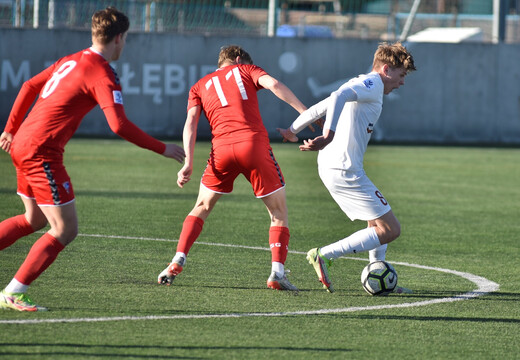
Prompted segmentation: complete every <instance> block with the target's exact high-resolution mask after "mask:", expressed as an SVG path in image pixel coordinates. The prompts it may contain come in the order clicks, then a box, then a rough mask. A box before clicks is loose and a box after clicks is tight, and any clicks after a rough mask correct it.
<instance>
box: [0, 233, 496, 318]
mask: <svg viewBox="0 0 520 360" xmlns="http://www.w3.org/2000/svg"><path fill="white" fill-rule="evenodd" d="M78 237H97V238H100V237H103V238H109V239H128V240H146V241H165V242H175V241H178V240H172V239H161V238H148V237H135V236H120V235H101V234H78ZM196 244H200V245H208V246H221V247H238V248H243V249H250V250H263V251H270V249H269V248H265V247H259V246H246V245H232V244H219V243H206V242H196ZM289 252H290V253H292V254H305V253H304V252H301V251H294V250H292V251H291V250H290V251H289ZM341 258H342V259H349V260H358V261H367V260H366V259H361V258H355V257H341ZM392 263H393V264H397V265H402V266H409V267H415V268H418V269H424V270H432V271H439V272H444V273H447V274H452V275H455V276H459V277H462V278H464V279H466V280H469V281H471V282H472V283H474V284H475V285H477V289H475V290H473V291H469V292H466V293H464V294H461V295H457V296H451V297H446V298H441V299H432V300H425V301H418V302H412V303H402V304H394V305H390V304H388V305H374V306H354V307H345V308H335V309H317V310H306V311H288V312H273V313H265V312H264V313H231V314H205V315H148V316H113V317H97V318H62V319H25V320H0V324H43V323H78V322H107V321H140V320H177V319H215V318H219V319H226V318H244V317H282V316H302V315H323V314H338V313H350V312H357V311H371V310H384V309H399V308H401V309H402V308H410V307H418V306H427V305H433V304H440V303H449V302H455V301H461V300H470V299H473V298H476V297H479V296H484V295H487V294H488V293H490V292H494V291H497V290H498V289H499V287H500V285H499V284H497V283H495V282H493V281H491V280H488V279H486V278H484V277H481V276H478V275H474V274H471V273H466V272H461V271H456V270H450V269H443V268H438V267H433V266H425V265H419V264H411V263H407V262H397V261H393V262H392Z"/></svg>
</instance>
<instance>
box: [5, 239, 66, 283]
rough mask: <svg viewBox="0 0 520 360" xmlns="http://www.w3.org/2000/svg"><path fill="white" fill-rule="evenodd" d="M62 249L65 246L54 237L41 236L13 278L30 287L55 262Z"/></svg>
mask: <svg viewBox="0 0 520 360" xmlns="http://www.w3.org/2000/svg"><path fill="white" fill-rule="evenodd" d="M64 248H65V246H63V245H62V243H60V242H59V241H58V240H56V238H55V237H54V236H52V235H50V234H49V233H45V234H43V236H42V237H41V238H39V239H38V240H36V242H35V243H34V245H33V246H32V248H31V250H30V251H29V254H28V255H27V257H26V258H25V261H24V262H23V264H22V266H20V268H19V269H18V272H17V273H16V275H15V276H14V278H15V279H16V280H18V281H19V282H21V283H22V284H24V285H31V283H32V282H33V281H34V280H35V279H36V278H37V277H38V276H40V274H41V273H43V272H44V271H45V269H47V268H48V267H49V265H50V264H52V263H53V262H54V260H56V257H57V256H58V254H59V253H60V251H62V250H63V249H64Z"/></svg>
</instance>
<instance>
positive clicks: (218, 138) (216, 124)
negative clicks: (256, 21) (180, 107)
mask: <svg viewBox="0 0 520 360" xmlns="http://www.w3.org/2000/svg"><path fill="white" fill-rule="evenodd" d="M263 75H267V73H266V72H265V71H264V70H263V69H262V68H260V67H258V66H256V65H242V64H239V65H230V66H226V67H224V68H221V69H218V70H216V71H215V72H213V73H211V74H208V75H206V76H205V77H203V78H202V79H200V80H199V81H198V82H197V83H196V84H195V85H193V87H192V88H191V89H190V94H189V99H188V110H189V109H190V108H192V107H193V106H196V105H201V106H202V109H203V111H204V113H205V115H206V118H207V119H208V121H209V124H210V127H211V133H212V135H213V141H212V142H213V145H214V146H216V145H225V144H233V143H238V142H242V141H248V140H253V139H255V140H264V141H267V142H268V141H269V137H268V133H267V130H266V129H265V126H264V124H263V122H262V117H261V116H260V110H259V108H258V98H257V94H256V92H257V91H258V90H260V89H262V87H261V86H260V85H259V84H258V78H260V77H261V76H263Z"/></svg>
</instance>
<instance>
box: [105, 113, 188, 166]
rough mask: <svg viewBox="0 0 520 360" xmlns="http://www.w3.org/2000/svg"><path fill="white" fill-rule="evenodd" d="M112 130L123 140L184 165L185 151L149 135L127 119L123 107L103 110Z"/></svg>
mask: <svg viewBox="0 0 520 360" xmlns="http://www.w3.org/2000/svg"><path fill="white" fill-rule="evenodd" d="M103 112H104V113H105V117H106V118H107V122H108V125H109V126H110V129H111V130H112V131H113V132H114V133H116V134H117V135H119V136H120V137H122V138H123V139H125V140H127V141H129V142H131V143H132V144H135V145H137V146H139V147H142V148H144V149H148V150H151V151H153V152H156V153H157V154H161V155H164V156H166V157H169V158H172V159H175V160H177V161H178V162H180V163H182V162H183V160H184V150H183V149H182V148H181V147H180V146H178V145H175V144H165V143H163V142H162V141H159V140H157V139H156V138H154V137H152V136H150V135H148V134H147V133H145V132H144V131H143V130H141V129H140V128H139V127H137V126H136V125H135V124H134V123H133V122H131V121H130V120H128V118H127V117H126V114H125V111H124V108H123V106H121V105H114V106H108V107H104V108H103Z"/></svg>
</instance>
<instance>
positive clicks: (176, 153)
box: [163, 144, 186, 164]
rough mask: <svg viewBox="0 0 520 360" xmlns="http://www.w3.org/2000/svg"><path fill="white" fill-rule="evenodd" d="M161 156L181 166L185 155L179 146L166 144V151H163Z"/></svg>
mask: <svg viewBox="0 0 520 360" xmlns="http://www.w3.org/2000/svg"><path fill="white" fill-rule="evenodd" d="M163 155H164V156H166V157H168V158H171V159H175V160H177V161H178V162H180V163H181V164H182V162H183V161H184V158H185V157H186V154H185V153H184V149H183V148H182V147H180V146H179V145H175V144H166V150H164V152H163Z"/></svg>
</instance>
